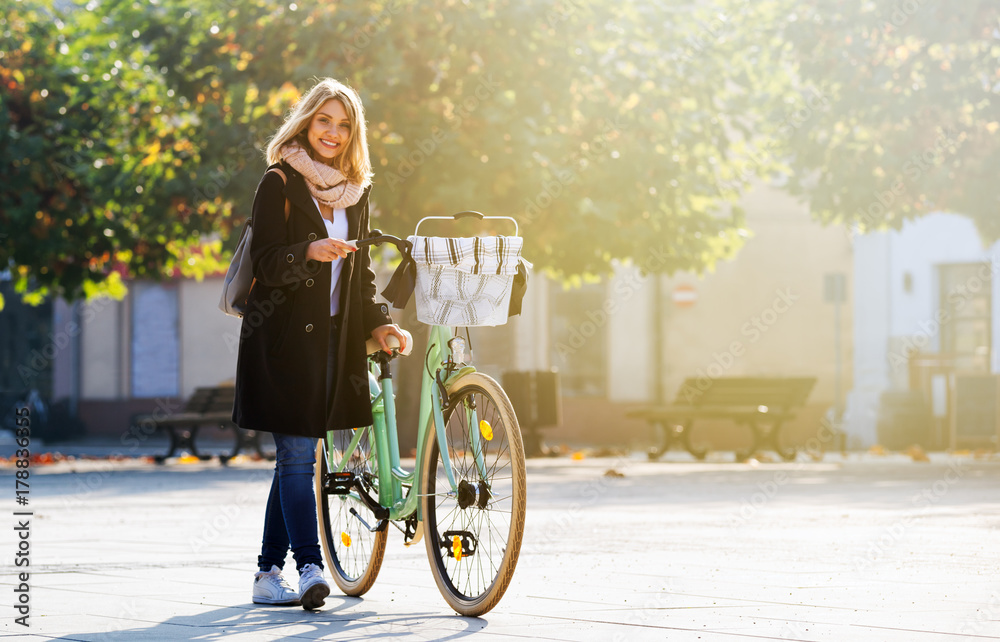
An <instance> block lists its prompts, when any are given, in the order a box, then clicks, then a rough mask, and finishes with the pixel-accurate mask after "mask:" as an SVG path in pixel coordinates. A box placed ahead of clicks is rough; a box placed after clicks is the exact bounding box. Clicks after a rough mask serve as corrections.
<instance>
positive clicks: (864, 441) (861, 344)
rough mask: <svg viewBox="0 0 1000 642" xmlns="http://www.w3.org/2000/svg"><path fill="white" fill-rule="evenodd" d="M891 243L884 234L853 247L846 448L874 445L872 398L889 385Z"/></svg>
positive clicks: (858, 240) (861, 240)
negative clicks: (850, 384)
mask: <svg viewBox="0 0 1000 642" xmlns="http://www.w3.org/2000/svg"><path fill="white" fill-rule="evenodd" d="M890 253H891V242H890V238H889V235H888V234H887V233H881V232H879V233H873V234H865V235H863V236H858V237H856V238H855V242H854V276H855V278H854V283H855V286H854V388H853V389H852V390H851V392H850V393H849V394H848V397H847V412H846V415H845V417H844V421H845V425H844V427H843V428H844V431H845V432H846V433H847V435H848V445H850V446H861V445H869V444H873V443H875V425H876V413H877V412H878V399H879V395H880V394H882V391H883V390H885V389H886V388H888V386H889V360H888V351H889V342H888V333H889V329H890V314H889V309H890V305H891V304H890V295H889V272H890V269H889V266H890Z"/></svg>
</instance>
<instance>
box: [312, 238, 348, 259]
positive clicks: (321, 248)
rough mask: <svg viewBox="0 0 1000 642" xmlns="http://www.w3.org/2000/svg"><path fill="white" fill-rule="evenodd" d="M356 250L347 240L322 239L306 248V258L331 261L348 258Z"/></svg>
mask: <svg viewBox="0 0 1000 642" xmlns="http://www.w3.org/2000/svg"><path fill="white" fill-rule="evenodd" d="M354 251H355V248H354V247H352V246H351V245H350V244H349V243H348V242H347V241H344V240H341V239H320V240H318V241H313V242H312V243H310V244H309V246H308V247H307V248H306V258H307V259H312V260H313V261H323V262H324V263H329V262H330V261H336V260H337V259H343V258H346V257H347V255H348V253H350V252H354Z"/></svg>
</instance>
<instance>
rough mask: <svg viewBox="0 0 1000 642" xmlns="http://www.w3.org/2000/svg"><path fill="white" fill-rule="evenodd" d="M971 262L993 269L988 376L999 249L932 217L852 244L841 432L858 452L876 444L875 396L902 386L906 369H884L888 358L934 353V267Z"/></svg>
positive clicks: (997, 310)
mask: <svg viewBox="0 0 1000 642" xmlns="http://www.w3.org/2000/svg"><path fill="white" fill-rule="evenodd" d="M976 262H989V263H991V264H992V270H993V284H992V296H993V319H992V326H993V327H992V343H993V345H992V369H993V371H994V372H1000V354H998V353H1000V243H997V244H994V245H993V246H992V248H987V247H985V246H984V244H983V242H982V240H981V239H980V237H979V234H978V232H977V230H976V228H975V225H974V224H973V222H972V221H971V220H970V219H968V218H967V217H964V216H960V215H956V214H932V215H929V216H926V217H923V218H920V219H917V220H914V221H909V222H907V223H905V224H904V226H903V228H902V229H901V230H898V231H890V232H875V233H871V234H866V235H863V236H859V237H857V238H856V240H855V246H854V270H855V277H856V278H855V282H856V284H857V285H856V287H855V292H854V303H855V322H854V338H855V354H854V389H853V390H852V391H851V393H850V396H849V402H848V416H847V417H846V426H845V430H846V431H847V432H848V435H849V436H850V437H852V438H854V439H855V440H856V444H857V445H869V444H872V443H875V441H876V420H877V413H878V406H879V396H880V395H881V393H882V392H883V391H885V390H887V389H889V388H890V387H892V385H893V383H895V385H897V386H899V385H905V382H906V380H907V373H906V372H905V371H904V370H905V367H904V366H901V365H897V366H896V367H893V366H892V365H890V361H892V362H893V363H896V364H899V363H901V360H900V359H895V358H894V359H891V360H890V350H896V351H897V352H901V351H902V347H905V346H909V345H915V346H919V347H920V349H921V350H922V351H924V352H937V351H938V350H940V345H941V338H940V328H939V327H938V326H937V314H938V307H939V296H940V293H939V288H940V283H939V279H938V270H937V268H938V266H940V265H944V264H949V263H976ZM907 273H909V274H910V276H911V278H912V282H911V291H910V292H907V291H906V289H905V286H904V282H905V275H906V274H907ZM918 341H919V342H918ZM893 354H896V353H893ZM900 356H905V355H900Z"/></svg>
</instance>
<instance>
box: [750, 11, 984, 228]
mask: <svg viewBox="0 0 1000 642" xmlns="http://www.w3.org/2000/svg"><path fill="white" fill-rule="evenodd" d="M776 15H778V16H784V18H783V19H780V20H776V21H775V23H774V24H775V33H776V34H777V35H778V37H780V38H781V40H782V41H783V42H785V43H786V49H785V55H784V58H785V61H786V66H787V69H789V71H790V75H791V76H792V77H794V78H795V81H796V82H797V83H799V84H800V85H801V86H808V87H810V88H812V89H811V91H815V92H816V94H817V95H818V96H820V97H821V100H820V103H821V105H820V108H817V109H814V110H812V111H811V113H810V114H809V115H808V118H806V119H804V120H803V122H801V123H800V124H799V125H798V126H797V127H793V128H789V129H787V130H785V131H784V132H783V133H784V134H786V135H784V136H781V137H779V139H778V140H777V141H776V148H779V149H780V150H781V155H782V157H783V158H786V159H788V163H789V171H788V176H789V188H790V189H791V190H792V191H793V192H794V193H798V194H801V195H803V196H804V197H805V198H806V199H807V200H808V202H809V204H810V207H811V208H812V212H813V214H814V215H815V216H816V217H818V218H819V219H820V220H822V221H825V222H829V223H839V224H845V225H857V226H858V228H859V230H861V231H865V230H869V229H877V228H881V227H895V228H898V227H899V226H900V225H902V223H903V222H904V221H905V220H907V219H911V218H914V217H918V216H921V215H923V214H926V213H930V212H934V211H942V210H944V211H953V212H958V213H961V214H965V215H967V216H969V217H971V218H972V219H973V220H974V221H975V222H976V224H977V226H978V227H979V230H980V232H981V233H982V235H983V237H984V238H986V239H990V240H995V239H998V238H1000V217H998V216H997V206H998V203H1000V183H998V182H997V180H996V176H995V175H996V170H997V168H998V167H1000V138H998V134H997V130H998V129H1000V67H998V65H997V60H998V58H1000V37H998V33H1000V31H998V29H1000V2H997V1H996V0H975V1H972V2H963V3H944V2H937V1H936V0H879V1H878V2H866V3H847V2H842V1H840V0H809V1H806V2H802V1H798V0H796V1H795V2H792V1H791V0H787V1H785V2H783V3H782V5H781V6H780V7H779V8H778V9H777V10H776ZM768 110H770V111H771V113H775V106H774V103H771V106H770V107H762V108H761V111H764V112H767V111H768Z"/></svg>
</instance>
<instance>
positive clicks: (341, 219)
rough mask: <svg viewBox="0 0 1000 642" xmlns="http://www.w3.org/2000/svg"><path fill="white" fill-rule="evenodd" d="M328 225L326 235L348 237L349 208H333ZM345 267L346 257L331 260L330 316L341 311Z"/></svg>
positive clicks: (324, 220) (325, 220)
mask: <svg viewBox="0 0 1000 642" xmlns="http://www.w3.org/2000/svg"><path fill="white" fill-rule="evenodd" d="M313 203H316V209H317V210H319V211H322V210H320V207H319V201H317V200H316V197H313ZM323 224H324V225H325V226H326V236H327V238H331V239H340V240H346V239H347V233H348V229H347V210H345V209H344V208H339V209H335V210H333V222H330V221H328V220H327V219H326V218H324V219H323ZM342 269H344V259H337V260H336V261H331V262H330V316H331V317H332V316H333V315H335V314H337V313H339V312H340V271H341V270H342Z"/></svg>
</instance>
